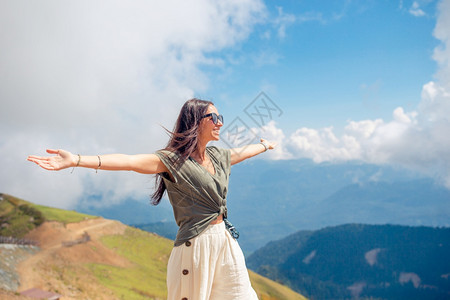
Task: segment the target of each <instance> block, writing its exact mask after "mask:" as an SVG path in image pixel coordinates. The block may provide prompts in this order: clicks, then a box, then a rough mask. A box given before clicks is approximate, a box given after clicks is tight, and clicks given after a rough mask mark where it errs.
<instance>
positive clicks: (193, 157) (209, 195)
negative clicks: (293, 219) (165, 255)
mask: <svg viewBox="0 0 450 300" xmlns="http://www.w3.org/2000/svg"><path fill="white" fill-rule="evenodd" d="M222 126H223V117H222V116H221V115H219V113H218V111H217V108H216V107H215V106H214V104H213V103H212V102H210V101H204V100H199V99H191V100H189V101H187V102H186V103H185V104H184V105H183V107H182V108H181V111H180V114H179V116H178V119H177V122H176V125H175V129H174V132H172V133H171V138H170V141H169V143H168V144H167V147H166V148H165V149H163V150H159V151H157V152H156V153H154V154H138V155H125V154H109V155H101V156H100V155H97V156H81V155H79V154H78V155H74V154H72V153H70V152H68V151H64V150H52V149H48V150H47V152H48V153H49V154H55V156H51V157H39V156H29V157H28V160H29V161H32V162H35V163H36V164H38V165H39V166H41V167H42V168H44V169H46V170H55V171H56V170H61V169H65V168H70V167H85V168H92V169H96V170H98V169H102V170H129V171H135V172H139V173H143V174H157V177H156V182H157V189H156V191H155V193H154V194H153V196H152V198H153V203H154V204H158V203H159V201H160V200H161V198H162V196H163V194H164V192H165V191H167V194H168V197H169V200H170V202H171V204H172V207H173V211H174V216H175V220H176V222H177V224H178V226H179V229H178V233H177V237H176V239H175V243H174V248H173V250H172V253H171V255H170V258H169V263H168V267H167V288H168V299H177V300H180V299H192V300H199V299H205V300H206V299H242V300H249V299H257V296H256V293H255V291H254V290H253V288H252V287H251V284H250V280H249V277H248V272H247V269H246V266H245V260H244V256H243V253H242V250H241V249H240V247H239V245H238V243H237V241H236V240H235V239H234V238H233V236H232V235H231V234H230V232H228V231H227V230H226V226H225V224H226V223H227V220H225V222H224V218H226V216H227V208H226V195H227V191H228V180H229V176H230V168H231V165H234V164H237V163H239V162H241V161H243V160H245V159H247V158H250V157H252V156H255V155H257V154H260V153H262V152H265V151H266V150H268V149H273V148H274V146H275V144H274V143H269V142H267V141H265V140H263V139H261V143H259V144H253V145H247V146H245V147H242V148H236V149H221V148H217V147H214V146H208V147H207V144H208V143H209V142H210V141H217V140H219V133H220V128H221V127H222ZM227 224H229V223H227ZM231 233H234V232H233V231H231Z"/></svg>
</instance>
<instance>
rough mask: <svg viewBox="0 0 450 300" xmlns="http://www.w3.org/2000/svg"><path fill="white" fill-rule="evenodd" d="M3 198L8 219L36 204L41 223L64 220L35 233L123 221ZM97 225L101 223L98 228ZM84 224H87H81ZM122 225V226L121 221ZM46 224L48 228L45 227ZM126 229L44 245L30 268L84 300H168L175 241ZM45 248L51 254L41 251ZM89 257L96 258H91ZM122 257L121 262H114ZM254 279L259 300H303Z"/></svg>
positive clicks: (54, 287) (0, 204) (0, 209)
mask: <svg viewBox="0 0 450 300" xmlns="http://www.w3.org/2000/svg"><path fill="white" fill-rule="evenodd" d="M0 199H1V201H0V216H1V217H3V216H12V215H14V216H16V217H15V218H9V219H8V220H13V219H14V220H21V218H22V217H23V216H24V214H23V213H22V210H20V209H19V207H21V206H23V205H26V206H27V207H29V208H32V210H31V211H33V212H35V213H36V212H38V213H39V214H40V215H41V216H42V218H41V219H40V220H42V221H43V220H44V219H45V220H47V221H57V222H60V223H63V224H65V225H64V226H55V224H57V223H55V224H53V223H52V224H53V225H50V226H45V224H48V223H41V224H42V226H41V227H39V228H37V231H34V234H36V232H38V234H36V236H41V237H42V236H45V235H46V236H49V235H50V236H52V237H53V233H52V232H53V231H52V230H55V228H57V229H58V230H59V233H61V232H64V230H67V232H73V231H69V230H70V229H68V227H71V226H72V225H76V226H77V228H78V230H80V231H83V230H84V228H91V229H88V232H90V233H92V232H91V231H89V230H99V231H97V232H98V233H97V234H99V233H101V232H102V230H106V231H105V232H107V226H117V225H116V224H120V223H117V222H111V221H109V220H104V219H96V220H92V221H91V220H88V219H95V218H97V217H95V216H89V215H85V214H79V213H77V212H74V211H67V210H63V209H56V208H50V207H45V206H41V205H35V204H32V203H30V202H27V201H24V200H21V199H18V198H14V197H12V196H9V195H4V194H3V195H1V197H0ZM27 211H28V210H27ZM25 219H27V220H28V221H29V222H30V221H31V219H30V217H29V215H26V217H25ZM29 222H28V223H29ZM92 222H95V223H92ZM11 223H12V224H16V225H15V227H17V228H22V229H24V228H25V229H26V230H23V231H21V234H20V235H21V236H24V235H25V234H26V232H28V231H30V230H31V229H33V228H35V227H37V226H39V224H34V227H33V226H31V225H30V226H29V224H28V223H27V222H24V221H20V222H19V221H14V222H12V221H11ZM97 223H98V224H99V225H102V226H97V225H96V224H97ZM83 224H85V226H86V227H83V226H84V225H83ZM92 224H94V225H92ZM11 226H12V225H11ZM89 226H91V227H89ZM120 226H124V225H122V224H120ZM46 227H47V228H48V231H47V232H46V231H45V230H44V229H45V228H46ZM125 227H126V228H125V231H124V232H123V233H122V234H100V235H99V237H98V238H91V239H90V240H89V241H87V242H85V243H83V244H77V245H76V246H73V247H69V248H67V247H66V248H64V246H62V245H61V243H58V244H56V245H55V244H54V245H55V246H56V247H55V246H52V247H50V248H48V249H47V247H45V245H43V246H44V250H41V252H40V255H41V256H42V257H45V259H43V260H42V261H40V262H38V263H37V265H35V266H30V272H31V271H32V272H37V273H38V274H39V275H38V277H39V278H42V279H43V280H44V281H45V282H47V283H46V288H47V290H51V291H54V292H57V293H62V294H64V293H69V292H70V293H76V295H78V297H80V298H92V297H94V298H95V295H96V294H98V293H104V295H107V296H106V297H107V298H108V299H126V300H129V299H130V300H133V299H165V298H166V297H167V289H166V271H167V262H168V259H169V255H170V252H171V249H172V247H173V241H172V240H169V239H166V238H163V237H160V236H158V235H156V234H152V233H149V232H146V231H142V230H140V229H137V228H133V227H128V226H125ZM92 228H94V229H92ZM32 236H33V233H32ZM55 237H56V236H55ZM44 240H45V239H44ZM44 240H43V241H44ZM65 240H69V238H65V237H62V241H65ZM41 242H42V241H41ZM52 242H54V240H52ZM108 249H109V250H108ZM45 251H47V254H46V255H42V254H43V252H45ZM49 251H51V252H49ZM44 254H45V253H44ZM106 257H108V259H105V260H104V261H105V263H99V262H98V258H106ZM89 258H92V259H91V261H90V262H89V261H88V262H87V261H86V260H89ZM96 258H97V262H96V261H95V259H96ZM119 260H120V261H121V262H122V263H121V264H117V263H116V262H117V261H119ZM108 261H110V262H112V263H108ZM36 266H37V267H36ZM0 271H1V270H0ZM250 278H251V281H252V284H253V286H254V288H255V290H256V292H257V294H258V295H259V298H260V299H261V300H263V299H264V300H269V299H270V300H274V299H293V300H294V299H299V300H300V299H305V298H304V297H302V296H301V295H299V294H298V293H295V292H293V291H292V290H291V289H289V288H287V287H286V286H283V285H281V284H279V283H276V282H274V281H272V280H269V279H267V278H264V277H262V276H260V275H258V274H255V273H253V272H250Z"/></svg>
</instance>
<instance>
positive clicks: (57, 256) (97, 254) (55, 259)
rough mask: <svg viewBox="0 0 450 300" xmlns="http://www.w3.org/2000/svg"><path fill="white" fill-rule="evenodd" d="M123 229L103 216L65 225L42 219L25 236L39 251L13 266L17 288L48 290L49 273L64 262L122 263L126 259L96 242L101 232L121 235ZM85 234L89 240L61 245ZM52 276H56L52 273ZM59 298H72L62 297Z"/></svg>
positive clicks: (117, 223)
mask: <svg viewBox="0 0 450 300" xmlns="http://www.w3.org/2000/svg"><path fill="white" fill-rule="evenodd" d="M125 228H126V226H125V225H123V224H122V223H120V222H118V221H113V220H106V219H103V218H96V219H89V220H85V221H82V222H79V223H71V224H67V225H64V224H62V223H58V222H45V223H44V224H42V225H41V226H40V227H39V228H37V229H35V230H33V231H32V232H30V233H29V234H28V235H27V238H30V239H33V240H36V241H38V242H39V245H40V247H41V251H39V252H38V253H36V254H35V255H33V256H31V257H30V258H28V259H26V260H24V261H22V262H21V263H20V264H19V266H18V267H17V272H18V274H19V276H20V287H19V291H24V290H27V289H30V288H33V287H37V288H41V289H44V290H48V287H49V285H50V284H51V281H52V275H53V273H58V272H55V271H54V269H55V268H63V266H64V265H68V266H71V267H72V266H76V265H79V264H83V263H88V262H100V263H108V264H113V265H126V264H127V262H126V261H123V259H122V258H121V257H118V256H117V255H116V254H115V253H114V252H113V251H111V250H110V249H107V248H106V247H104V246H103V245H102V244H101V243H100V242H99V241H98V239H99V238H100V237H101V236H103V235H110V234H122V233H123V232H124V230H125ZM85 233H87V234H88V235H89V237H90V239H91V240H90V241H89V242H87V243H84V244H77V245H74V246H72V247H65V246H63V242H68V241H74V240H78V239H80V238H81V236H82V235H83V234H85ZM52 268H53V269H52ZM60 273H61V272H60ZM62 273H64V272H62ZM53 276H56V274H55V275H53ZM59 276H61V275H59ZM60 281H61V280H60ZM55 284H56V283H55ZM66 286H67V288H69V287H70V284H67V283H66ZM58 289H65V285H62V284H61V283H59V288H58ZM59 292H60V293H61V294H65V295H68V294H70V293H71V294H73V293H74V292H73V291H64V290H61V291H59ZM63 292H65V293H63ZM62 299H73V298H71V297H63V298H62Z"/></svg>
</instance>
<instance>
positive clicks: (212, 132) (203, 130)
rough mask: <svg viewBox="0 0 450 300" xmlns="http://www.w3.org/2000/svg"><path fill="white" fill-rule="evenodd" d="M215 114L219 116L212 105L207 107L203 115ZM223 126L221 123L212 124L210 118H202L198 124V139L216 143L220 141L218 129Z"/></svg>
mask: <svg viewBox="0 0 450 300" xmlns="http://www.w3.org/2000/svg"><path fill="white" fill-rule="evenodd" d="M210 113H216V114H217V115H219V112H218V111H217V108H216V107H215V106H214V105H209V106H208V109H207V110H206V113H205V115H207V114H210ZM222 126H223V124H222V122H221V121H219V120H218V121H217V124H214V122H213V120H212V117H206V118H203V119H202V121H201V122H200V139H202V140H207V141H218V140H219V139H220V136H219V135H220V128H221V127H222Z"/></svg>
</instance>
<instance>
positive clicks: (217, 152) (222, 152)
mask: <svg viewBox="0 0 450 300" xmlns="http://www.w3.org/2000/svg"><path fill="white" fill-rule="evenodd" d="M206 149H208V150H209V152H210V153H211V154H212V155H213V156H215V157H217V158H218V159H219V160H223V159H227V158H228V157H229V156H230V149H225V148H220V147H217V146H208V147H206Z"/></svg>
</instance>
